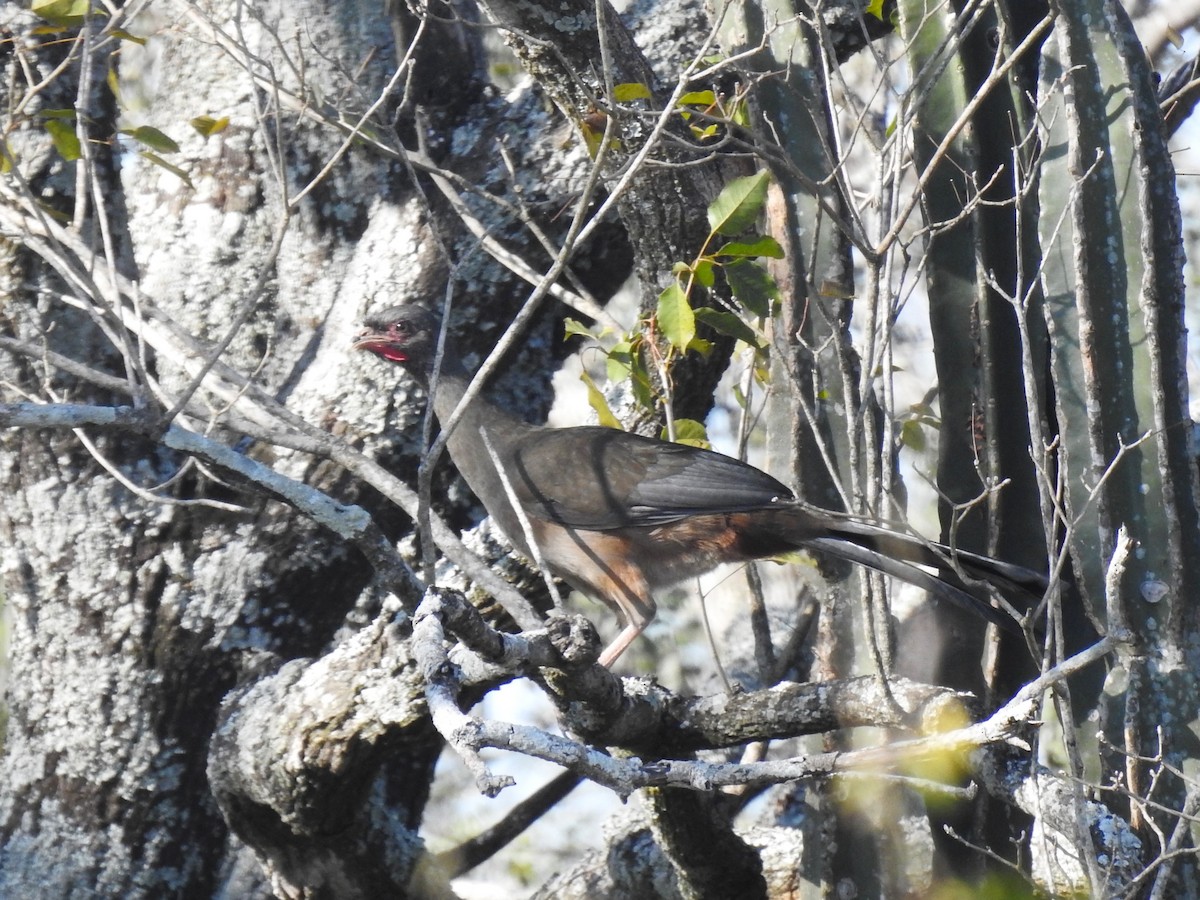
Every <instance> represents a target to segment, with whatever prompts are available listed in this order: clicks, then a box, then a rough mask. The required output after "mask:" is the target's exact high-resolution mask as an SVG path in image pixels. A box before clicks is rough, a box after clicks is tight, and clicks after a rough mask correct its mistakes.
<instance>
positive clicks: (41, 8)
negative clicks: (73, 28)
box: [29, 0, 102, 25]
mask: <svg viewBox="0 0 1200 900" xmlns="http://www.w3.org/2000/svg"><path fill="white" fill-rule="evenodd" d="M91 5H92V4H91V0H33V3H32V4H30V6H29V8H30V10H31V11H32V12H33V13H34V14H35V15H38V16H41V17H42V18H43V19H45V20H46V21H47V22H53V23H54V24H55V25H78V24H79V23H80V22H82V21H83V20H84V19H85V18H86V17H87V14H88V10H89V9H90V8H91ZM97 13H98V14H102V13H100V11H99V10H97Z"/></svg>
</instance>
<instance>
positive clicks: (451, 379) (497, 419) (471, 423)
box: [433, 360, 534, 443]
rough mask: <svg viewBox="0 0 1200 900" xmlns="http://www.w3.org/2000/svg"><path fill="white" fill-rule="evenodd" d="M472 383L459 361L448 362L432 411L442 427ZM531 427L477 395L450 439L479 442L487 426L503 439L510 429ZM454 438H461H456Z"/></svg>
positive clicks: (443, 371) (437, 389) (438, 380)
mask: <svg viewBox="0 0 1200 900" xmlns="http://www.w3.org/2000/svg"><path fill="white" fill-rule="evenodd" d="M470 384H471V376H470V375H469V374H468V373H467V371H466V369H464V368H463V367H462V365H461V364H458V363H457V362H456V361H453V360H451V361H448V364H447V365H446V366H444V367H443V370H442V371H441V372H440V373H439V375H438V378H437V381H436V383H435V384H434V386H433V411H434V413H435V414H436V415H437V418H438V422H439V423H441V425H442V427H443V428H445V427H446V425H447V424H448V423H449V422H450V419H451V417H452V416H453V415H454V413H455V411H457V409H458V408H459V406H460V405H461V404H462V400H463V397H465V396H466V393H467V388H468V387H469V386H470ZM532 427H534V426H532V425H530V424H528V423H527V422H525V421H524V420H522V419H520V418H518V417H517V416H514V415H513V414H512V413H510V412H509V411H508V410H506V409H503V408H501V407H499V406H497V405H496V404H495V403H493V402H491V401H490V400H488V399H487V398H486V397H484V396H483V395H482V394H478V395H476V396H475V398H474V399H473V400H472V401H471V402H470V403H469V404H468V405H467V407H466V410H465V411H464V412H463V413H462V416H461V418H460V419H459V421H458V425H456V426H455V428H454V432H453V433H452V434H451V438H450V440H451V441H452V442H454V443H459V442H461V441H462V440H468V441H470V440H473V441H479V435H480V429H481V428H486V430H487V431H488V432H489V433H492V432H496V433H497V438H496V439H498V440H503V439H504V435H505V433H507V432H509V431H514V430H515V431H524V430H527V429H529V428H532ZM455 438H458V439H459V440H458V441H455Z"/></svg>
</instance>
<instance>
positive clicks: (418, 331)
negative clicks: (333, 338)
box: [353, 303, 441, 381]
mask: <svg viewBox="0 0 1200 900" xmlns="http://www.w3.org/2000/svg"><path fill="white" fill-rule="evenodd" d="M440 328H441V323H440V321H439V320H438V318H437V316H435V315H434V314H433V313H431V312H430V311H429V310H427V309H426V308H425V307H423V306H418V305H417V304H415V303H406V304H403V305H401V306H390V307H388V308H387V309H382V310H380V311H378V312H375V313H372V314H371V315H369V316H367V318H366V319H365V320H364V321H363V330H362V331H360V332H359V333H358V336H357V337H356V338H355V339H354V345H353V346H354V349H355V350H367V351H369V352H371V353H374V354H375V355H376V356H379V357H382V358H383V359H386V360H388V361H389V362H394V363H399V364H400V365H402V366H404V367H405V368H406V369H408V370H409V371H410V372H411V373H412V374H413V375H415V376H416V377H417V378H419V379H422V380H424V381H428V380H429V376H430V374H431V373H432V370H433V362H434V357H435V356H436V353H437V340H438V331H439V329H440Z"/></svg>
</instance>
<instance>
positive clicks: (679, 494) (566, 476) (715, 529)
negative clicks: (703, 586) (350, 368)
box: [353, 302, 1046, 668]
mask: <svg viewBox="0 0 1200 900" xmlns="http://www.w3.org/2000/svg"><path fill="white" fill-rule="evenodd" d="M363 326H364V327H363V328H362V330H361V331H360V332H359V334H358V335H357V337H356V338H355V340H354V343H353V348H354V349H356V350H362V351H367V352H369V353H373V354H375V355H376V356H378V357H380V358H382V359H384V360H387V361H389V362H391V363H396V364H398V365H400V366H402V367H403V368H405V369H406V370H407V371H408V372H409V373H410V374H411V375H412V376H413V377H414V378H415V379H416V380H417V381H418V382H419V383H420V384H421V385H422V386H423V387H424V388H425V389H426V390H428V389H429V388H430V386H431V385H432V396H431V401H432V406H433V411H434V414H435V415H436V416H437V418H438V421H439V422H440V423H443V424H444V423H446V422H447V421H449V419H450V417H451V415H452V414H453V413H454V412H455V410H456V408H457V407H458V406H459V404H460V402H461V401H462V399H463V397H464V395H465V394H466V391H467V388H468V386H469V384H470V381H471V378H470V374H469V373H468V371H467V369H466V367H465V366H464V365H463V362H462V360H461V358H460V357H459V356H458V354H457V353H456V352H455V351H454V348H453V346H452V344H451V343H450V342H449V341H447V342H446V344H445V346H444V347H443V351H442V357H441V361H440V365H439V367H438V370H437V372H436V377H435V372H434V366H435V363H436V362H437V359H436V357H437V346H438V337H439V333H440V330H441V319H440V318H439V317H438V316H437V315H435V314H434V313H433V312H431V311H430V310H429V309H427V308H425V307H424V306H422V305H421V304H419V303H414V302H409V303H404V304H402V305H398V306H391V307H388V308H386V309H381V310H379V311H377V312H373V313H372V314H370V315H368V316H367V317H366V318H365V319H364V320H363ZM446 446H447V449H448V451H449V454H450V458H451V460H452V461H453V463H454V465H455V467H456V468H457V469H458V471H459V473H460V474H461V475H462V477H463V479H464V480H465V481H466V483H467V485H468V487H470V489H471V490H472V492H474V494H475V496H476V497H478V499H479V500H480V502H481V503H482V504H483V507H484V509H485V510H486V511H487V513H488V514H489V515H490V516H491V517H492V519H493V520H494V521H495V522H496V524H497V525H499V527H500V529H501V531H503V532H504V534H505V536H506V537H507V538H508V539H509V540H510V541H511V542H512V544H513V546H514V547H515V548H516V549H517V550H518V551H520V552H521V553H523V554H524V555H525V556H526V557H527V558H529V559H532V560H538V559H540V560H541V561H542V562H543V563H544V564H545V565H546V566H547V567H548V568H549V569H550V570H551V572H552V573H553V574H554V575H556V576H557V577H559V578H561V579H563V580H564V581H566V582H567V583H568V584H569V585H571V587H573V588H574V589H576V590H578V591H580V592H581V593H583V594H585V595H588V596H590V597H592V598H594V599H596V600H599V601H600V602H602V603H603V604H604V605H606V606H608V607H609V608H610V609H612V610H613V611H614V612H616V613H617V614H618V616H619V617H620V619H621V621H622V623H623V628H622V630H621V631H620V633H619V634H618V635H617V636H616V637H615V638H614V639H613V640H612V641H611V642H610V643H609V644H608V645H607V646H606V647H605V648H604V650H603V651H602V652H601V654H600V657H599V659H598V660H597V661H598V662H599V663H600V664H601V665H603V666H605V667H606V668H611V666H612V665H613V663H615V662H616V661H617V659H618V658H619V657H620V656H621V654H622V653H623V652H624V651H625V650H626V649H627V648H628V647H629V645H630V644H632V643H633V641H634V640H636V639H637V637H638V636H639V635H640V634H641V633H642V632H643V631H644V630H645V628H646V626H647V625H649V623H650V622H651V621H652V620H653V618H654V615H655V601H654V594H655V592H656V591H659V590H661V589H663V588H666V587H669V586H671V585H673V584H677V583H679V582H680V581H683V580H685V579H687V578H691V577H695V576H697V575H700V574H703V573H704V572H707V571H709V570H711V569H714V568H716V567H717V566H718V565H720V564H722V563H740V562H746V561H749V560H754V559H764V558H770V557H776V556H780V555H783V554H785V553H788V552H791V551H795V550H801V549H803V550H812V551H816V552H817V553H825V554H828V555H830V556H833V557H837V558H840V559H844V560H848V561H850V562H852V563H857V564H859V565H862V566H866V567H868V568H871V569H875V570H877V571H879V572H883V573H884V574H886V575H890V576H892V577H895V578H899V579H902V580H904V581H907V582H909V583H911V584H914V585H916V586H918V587H921V588H924V589H926V590H928V591H929V592H930V593H931V594H933V595H934V596H936V597H939V598H941V599H943V600H946V601H948V602H950V603H952V604H954V605H956V606H959V607H962V608H965V609H967V610H969V611H971V612H973V613H975V614H977V615H979V616H981V617H982V618H983V619H985V620H986V621H988V622H992V623H995V624H996V625H998V626H999V627H1001V628H1004V629H1006V630H1008V631H1012V632H1015V633H1020V629H1019V627H1018V626H1017V624H1016V622H1015V620H1014V619H1013V617H1012V616H1011V615H1009V614H1007V613H1005V612H1003V611H1001V610H999V609H997V608H995V607H993V606H992V605H990V604H989V603H988V602H986V601H983V600H981V599H979V598H977V597H975V596H973V595H972V594H970V593H968V592H967V591H966V590H964V589H963V588H962V587H960V586H959V585H958V584H952V583H949V582H948V581H947V580H945V578H943V577H940V576H938V575H934V574H932V573H930V572H928V571H926V570H925V569H923V568H919V567H918V566H919V565H923V566H931V567H941V568H945V565H946V560H947V559H953V560H955V561H956V563H957V565H958V566H960V567H961V568H962V569H963V571H964V572H966V573H967V574H968V575H969V576H970V577H972V578H979V579H981V580H985V581H987V582H989V583H991V584H992V585H994V586H995V587H997V588H998V589H1000V590H1002V591H1007V592H1013V591H1018V592H1021V593H1024V594H1030V595H1034V596H1041V594H1042V592H1043V591H1044V588H1045V584H1046V579H1045V578H1044V577H1043V576H1041V575H1039V574H1038V573H1036V572H1033V571H1032V570H1029V569H1026V568H1024V567H1023V566H1018V565H1015V564H1011V563H1006V562H1003V561H1001V560H997V559H993V558H992V557H988V556H983V555H979V554H974V553H968V552H965V551H962V550H955V551H951V550H950V548H948V547H946V546H944V545H940V544H936V543H930V542H927V541H925V540H923V539H922V538H918V537H916V536H915V535H911V534H907V533H904V532H900V531H896V530H893V529H889V528H887V527H883V526H880V525H876V524H872V523H869V522H865V521H858V520H855V519H851V518H848V517H846V516H845V515H844V514H839V513H835V512H832V511H830V510H826V509H821V508H819V507H815V506H812V505H809V504H808V503H805V502H804V501H802V500H800V499H798V498H797V497H796V496H795V494H794V493H793V492H792V490H791V489H790V488H788V487H787V486H786V485H784V484H783V483H782V482H780V481H778V480H777V479H776V478H774V477H773V476H771V475H768V474H767V473H766V472H763V471H762V470H760V469H758V468H755V467H754V466H752V465H749V464H748V463H745V462H742V461H741V460H738V459H735V458H733V457H730V456H726V455H724V454H722V453H718V452H716V451H713V450H706V449H701V448H698V447H694V446H690V445H685V444H678V443H671V442H667V441H661V440H656V439H654V438H650V437H645V436H642V435H638V434H634V433H631V432H626V431H621V430H618V429H615V428H608V427H602V426H590V425H584V426H573V427H566V428H554V427H548V426H542V425H535V424H532V423H529V422H527V421H525V420H524V419H522V418H520V417H518V416H516V415H514V414H513V413H511V412H509V411H508V410H506V409H504V408H502V407H500V406H499V405H497V404H496V403H494V402H492V401H491V400H489V399H487V398H485V397H483V396H482V395H480V396H477V397H476V398H475V399H473V400H472V401H471V402H470V403H469V404H468V406H467V407H466V410H465V412H464V413H463V414H462V416H461V418H460V420H459V421H458V424H457V427H456V428H455V429H454V430H453V431H452V432H451V434H450V436H449V438H448V440H447V444H446ZM514 503H515V505H516V506H519V507H520V514H518V510H517V509H516V507H515V506H514ZM531 544H534V545H536V549H537V551H538V552H537V554H534V553H533V551H532V548H531Z"/></svg>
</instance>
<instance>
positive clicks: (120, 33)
mask: <svg viewBox="0 0 1200 900" xmlns="http://www.w3.org/2000/svg"><path fill="white" fill-rule="evenodd" d="M110 34H112V36H113V37H115V38H116V39H117V40H119V41H132V42H133V43H135V44H137V45H138V46H139V47H145V46H146V39H145V38H144V37H138V36H137V35H136V34H130V33H129V32H128V31H124V30H122V29H120V28H116V29H114V30H113V31H111V32H110Z"/></svg>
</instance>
